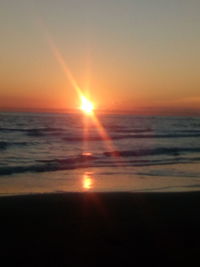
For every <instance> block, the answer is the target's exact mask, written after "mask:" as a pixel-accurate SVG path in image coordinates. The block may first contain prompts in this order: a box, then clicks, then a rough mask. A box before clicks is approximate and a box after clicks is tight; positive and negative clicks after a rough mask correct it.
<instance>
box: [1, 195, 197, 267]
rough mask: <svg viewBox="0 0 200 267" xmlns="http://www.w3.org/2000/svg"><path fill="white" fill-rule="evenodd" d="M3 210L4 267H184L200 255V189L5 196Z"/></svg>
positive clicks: (2, 257)
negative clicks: (172, 266) (145, 266)
mask: <svg viewBox="0 0 200 267" xmlns="http://www.w3.org/2000/svg"><path fill="white" fill-rule="evenodd" d="M0 213H1V216H0V231H1V239H0V241H1V242H0V243H1V248H0V253H1V257H0V261H1V263H2V262H3V259H4V260H5V259H6V262H4V263H3V264H1V266H56V267H57V266H144V265H145V264H146V265H147V266H165V265H168V266H169V264H172V265H174V266H177V264H178V263H184V262H186V261H189V262H190V260H191V259H193V260H194V259H195V258H196V259H199V255H200V193H198V192H193V193H138V194H131V193H97V194H96V193H80V194H79V193H77V194H76V193H69V194H56V195H52V194H51V195H48V194H47V195H35V196H19V197H2V198H0ZM199 262H200V261H199ZM199 262H198V263H197V265H196V266H199Z"/></svg>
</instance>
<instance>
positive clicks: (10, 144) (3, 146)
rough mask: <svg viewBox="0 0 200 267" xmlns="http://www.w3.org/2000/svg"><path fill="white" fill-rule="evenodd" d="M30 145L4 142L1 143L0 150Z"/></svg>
mask: <svg viewBox="0 0 200 267" xmlns="http://www.w3.org/2000/svg"><path fill="white" fill-rule="evenodd" d="M28 144H29V143H27V142H4V141H1V142H0V150H5V149H7V148H8V147H12V146H26V145H28Z"/></svg>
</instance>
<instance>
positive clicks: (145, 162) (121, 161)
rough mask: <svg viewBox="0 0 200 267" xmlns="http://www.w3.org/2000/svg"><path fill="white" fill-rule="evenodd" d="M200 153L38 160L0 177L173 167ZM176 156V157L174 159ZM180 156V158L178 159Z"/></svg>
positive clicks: (2, 172)
mask: <svg viewBox="0 0 200 267" xmlns="http://www.w3.org/2000/svg"><path fill="white" fill-rule="evenodd" d="M186 152H187V153H189V152H191V153H194V152H200V148H157V149H146V150H135V151H112V152H104V153H102V154H98V155H95V156H94V155H92V154H91V155H90V154H88V155H84V154H82V155H78V156H74V157H71V158H66V159H52V160H38V161H37V162H35V164H32V165H28V166H27V165H25V166H23V165H22V166H2V167H0V175H10V174H14V173H26V172H52V171H61V170H72V169H79V168H88V167H123V166H134V167H137V166H154V165H172V164H177V163H179V164H180V163H193V162H199V161H200V157H186V156H180V154H181V153H186ZM162 154H164V155H171V156H173V157H171V158H165V157H163V158H161V157H159V158H158V159H155V158H154V159H147V158H140V157H141V156H149V155H162ZM174 156H176V157H174ZM177 156H178V157H177ZM126 158H128V159H126Z"/></svg>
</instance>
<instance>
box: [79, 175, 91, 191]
mask: <svg viewBox="0 0 200 267" xmlns="http://www.w3.org/2000/svg"><path fill="white" fill-rule="evenodd" d="M92 175H93V173H92V172H85V173H84V174H83V181H82V185H83V189H84V190H87V191H89V190H91V189H92V188H93V187H94V179H93V177H92Z"/></svg>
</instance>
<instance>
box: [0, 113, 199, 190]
mask: <svg viewBox="0 0 200 267" xmlns="http://www.w3.org/2000/svg"><path fill="white" fill-rule="evenodd" d="M98 121H99V122H100V124H101V127H99V125H98V127H97V123H94V122H93V120H92V117H84V116H83V115H80V114H44V113H43V114H40V113H0V152H1V153H0V194H1V195H4V194H29V193H44V192H65V191H67V192H69V191H73V192H74V191H89V190H90V191H131V192H135V191H191V190H199V189H200V164H199V163H200V118H198V117H156V116H153V117H150V116H133V115H99V116H98ZM102 129H103V130H102Z"/></svg>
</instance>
